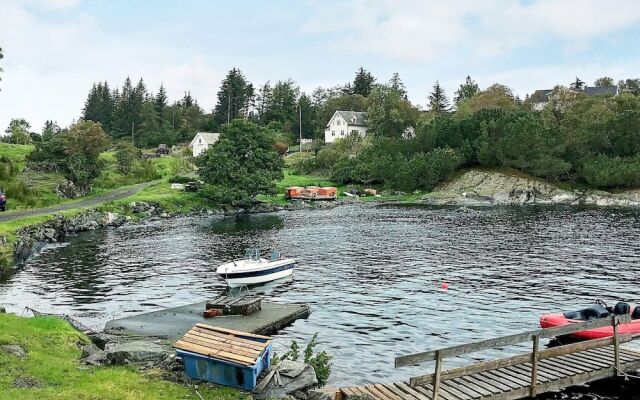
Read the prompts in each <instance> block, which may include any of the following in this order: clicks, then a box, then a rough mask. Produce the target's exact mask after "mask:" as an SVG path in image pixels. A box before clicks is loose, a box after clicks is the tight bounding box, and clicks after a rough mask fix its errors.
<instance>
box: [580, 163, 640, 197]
mask: <svg viewBox="0 0 640 400" xmlns="http://www.w3.org/2000/svg"><path fill="white" fill-rule="evenodd" d="M581 172H582V177H583V178H584V180H585V181H587V182H588V183H589V184H590V185H592V186H595V187H598V188H605V189H606V188H613V187H624V188H635V187H640V156H635V157H632V158H622V157H607V156H604V155H601V156H598V157H596V158H594V159H592V160H590V161H588V162H586V163H585V164H584V166H583V167H582V171H581Z"/></svg>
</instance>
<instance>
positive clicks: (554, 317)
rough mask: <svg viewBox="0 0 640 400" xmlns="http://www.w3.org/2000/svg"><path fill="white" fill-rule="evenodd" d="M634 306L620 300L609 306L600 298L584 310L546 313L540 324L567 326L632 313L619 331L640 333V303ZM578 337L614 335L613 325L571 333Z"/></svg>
mask: <svg viewBox="0 0 640 400" xmlns="http://www.w3.org/2000/svg"><path fill="white" fill-rule="evenodd" d="M631 309H632V307H631V305H630V304H629V303H624V302H619V303H618V304H616V305H615V307H608V306H607V305H606V304H605V303H604V302H603V301H601V300H598V301H596V304H594V305H593V306H591V307H588V308H585V309H583V310H578V311H571V312H565V313H557V314H545V315H543V316H542V317H540V326H541V327H542V328H554V327H556V326H565V325H570V324H576V323H578V322H584V321H591V320H594V319H600V318H607V317H610V316H612V315H625V314H630V315H631V321H629V322H628V323H626V324H620V325H619V326H618V332H619V333H621V334H624V333H633V334H637V333H640V305H639V306H635V307H633V312H632V311H631ZM570 336H571V337H573V338H576V339H587V340H591V339H601V338H606V337H611V336H613V327H612V326H605V327H602V328H597V329H587V330H584V331H580V332H576V333H572V334H571V335H570Z"/></svg>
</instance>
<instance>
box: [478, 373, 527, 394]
mask: <svg viewBox="0 0 640 400" xmlns="http://www.w3.org/2000/svg"><path fill="white" fill-rule="evenodd" d="M480 374H481V375H483V376H485V377H487V378H489V379H493V380H495V381H499V382H500V383H502V384H503V385H506V386H509V388H511V389H517V388H520V387H522V385H521V384H520V383H519V382H514V380H513V379H510V378H509V377H508V376H507V375H508V374H507V373H506V372H504V371H502V370H499V369H496V370H493V371H486V372H481V373H480Z"/></svg>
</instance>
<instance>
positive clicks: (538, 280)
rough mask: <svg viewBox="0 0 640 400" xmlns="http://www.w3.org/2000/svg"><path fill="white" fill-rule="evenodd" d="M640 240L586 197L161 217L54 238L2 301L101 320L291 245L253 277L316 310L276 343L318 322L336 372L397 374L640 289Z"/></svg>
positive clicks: (345, 375) (635, 224)
mask: <svg viewBox="0 0 640 400" xmlns="http://www.w3.org/2000/svg"><path fill="white" fill-rule="evenodd" d="M639 239H640V213H639V212H635V211H627V210H597V209H586V210H584V209H582V210H581V209H577V208H490V209H480V210H469V209H455V208H420V207H392V206H373V205H365V206H344V207H338V208H335V209H329V210H320V211H299V212H282V213H277V214H265V215H253V216H248V217H242V218H236V217H219V216H215V217H202V218H182V219H176V220H171V221H169V222H167V221H149V222H147V223H145V224H143V225H139V226H125V227H121V228H118V229H110V230H106V231H101V232H91V233H86V234H82V235H79V236H76V237H73V238H71V239H70V240H69V242H68V243H64V244H57V245H52V246H50V247H48V248H47V249H46V250H45V251H44V252H42V253H41V254H40V255H39V256H37V257H35V258H33V259H32V260H31V261H30V262H29V263H28V265H27V266H26V268H25V269H24V270H23V271H22V272H20V273H18V274H17V275H15V276H14V277H12V279H11V280H10V281H9V282H7V283H6V284H0V304H3V305H5V306H8V307H7V308H8V309H9V310H10V311H13V312H18V313H20V312H22V311H23V309H24V307H25V306H31V307H34V308H36V309H41V310H44V311H48V312H54V313H69V314H71V315H74V316H76V317H77V318H78V319H80V320H82V321H84V322H86V323H88V324H89V325H92V326H95V327H98V328H100V327H102V326H103V325H104V323H105V322H106V321H108V320H109V319H112V318H119V317H122V316H126V315H131V314H134V313H140V312H144V311H151V310H157V309H159V308H163V307H172V306H176V305H183V304H188V303H193V302H196V301H201V300H204V299H207V298H210V297H212V296H214V295H215V294H216V293H218V292H219V291H220V290H222V289H223V287H224V284H223V283H222V281H220V280H219V279H218V278H217V277H216V275H215V273H214V271H215V268H216V266H217V265H218V264H219V263H222V262H223V261H226V260H229V259H232V258H236V257H238V256H239V255H241V254H242V252H243V249H244V248H246V247H253V246H256V247H258V246H259V247H262V248H263V249H268V248H278V249H280V250H282V252H283V253H284V254H286V255H290V256H294V257H296V258H298V259H299V260H301V262H302V266H301V267H300V268H298V269H297V270H296V271H295V273H294V278H293V279H292V280H290V281H288V282H283V283H279V284H276V285H273V284H272V285H269V286H266V287H263V288H258V289H254V290H255V291H258V292H261V293H264V294H266V296H267V297H269V298H271V299H273V300H275V301H282V302H307V303H310V304H311V306H312V307H313V309H314V312H313V314H312V315H311V317H310V318H309V319H307V320H300V321H297V322H296V323H295V324H294V325H293V326H291V327H289V328H287V329H286V330H284V331H283V332H281V334H280V335H279V337H278V338H277V340H276V351H278V352H282V351H283V350H284V349H285V348H286V346H288V343H289V342H290V340H291V339H298V340H303V341H304V340H308V339H309V338H310V337H311V335H312V334H313V333H315V332H318V333H319V337H320V340H321V345H320V347H321V348H322V349H324V350H327V351H328V352H329V353H330V354H331V355H332V356H333V357H334V360H333V364H334V366H333V375H332V378H331V382H330V383H331V384H334V385H338V384H341V383H351V384H353V383H363V382H368V381H391V380H394V379H400V378H403V379H404V378H407V377H408V376H410V375H412V374H416V373H419V372H425V371H426V369H430V368H431V367H430V365H429V364H426V365H424V366H422V368H414V367H411V368H402V369H394V368H393V357H394V356H395V355H400V354H404V353H406V352H413V351H419V350H427V349H433V348H438V347H443V346H448V345H453V344H458V343H463V342H468V341H471V340H476V339H484V338H488V337H493V336H496V335H503V334H509V333H514V332H519V331H523V330H528V329H534V328H536V327H537V320H538V317H539V315H540V314H541V313H545V312H549V311H555V310H566V309H571V308H577V307H578V306H582V305H586V304H588V303H590V302H591V301H592V300H593V299H595V298H602V299H604V300H606V301H609V302H615V301H616V300H618V299H624V300H627V301H631V302H633V301H637V300H638V299H640V286H639V285H638V278H637V277H638V273H640V263H639V261H640V255H639V253H638V246H639V243H640V242H639ZM442 282H447V283H448V284H449V290H448V291H442V290H441V289H440V285H441V283H442ZM485 355H488V354H485ZM480 356H482V354H480V355H477V356H476V357H480ZM463 361H464V360H454V361H452V362H451V364H449V365H448V366H452V365H456V364H457V363H460V362H463Z"/></svg>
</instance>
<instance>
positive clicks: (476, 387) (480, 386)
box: [450, 377, 493, 397]
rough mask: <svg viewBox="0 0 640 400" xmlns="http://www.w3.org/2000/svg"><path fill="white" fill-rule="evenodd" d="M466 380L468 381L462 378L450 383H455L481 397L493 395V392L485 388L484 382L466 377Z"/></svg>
mask: <svg viewBox="0 0 640 400" xmlns="http://www.w3.org/2000/svg"><path fill="white" fill-rule="evenodd" d="M466 378H467V379H463V377H460V378H456V379H453V380H451V381H450V382H455V383H457V384H459V385H460V386H463V387H466V388H468V389H470V390H473V391H474V392H476V393H477V394H478V395H479V397H486V396H491V395H493V391H492V390H489V389H487V388H486V387H485V386H487V384H486V383H484V382H482V381H481V380H479V379H474V378H469V377H466Z"/></svg>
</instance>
